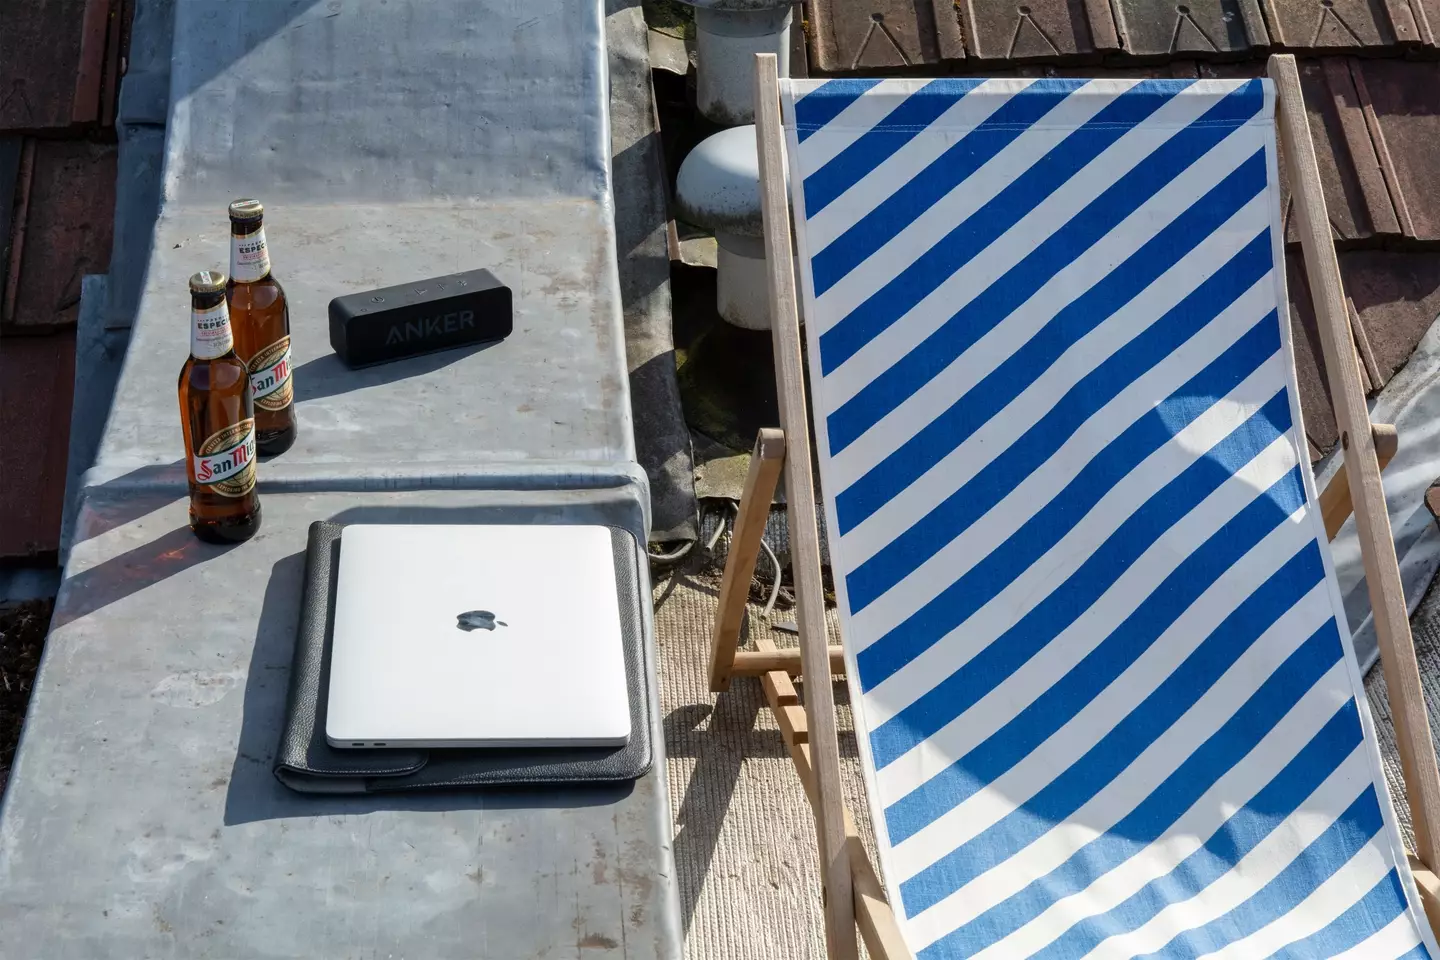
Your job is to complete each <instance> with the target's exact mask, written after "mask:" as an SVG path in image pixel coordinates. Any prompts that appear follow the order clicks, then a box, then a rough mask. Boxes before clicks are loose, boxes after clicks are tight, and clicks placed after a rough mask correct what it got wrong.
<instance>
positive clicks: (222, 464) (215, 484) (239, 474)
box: [190, 420, 255, 497]
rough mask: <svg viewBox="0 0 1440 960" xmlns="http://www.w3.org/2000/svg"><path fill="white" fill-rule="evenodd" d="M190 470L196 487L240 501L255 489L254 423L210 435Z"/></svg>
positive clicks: (238, 425) (242, 424) (227, 428)
mask: <svg viewBox="0 0 1440 960" xmlns="http://www.w3.org/2000/svg"><path fill="white" fill-rule="evenodd" d="M190 467H191V469H192V470H193V471H194V475H195V482H196V483H198V484H200V485H202V486H206V487H209V488H210V489H211V490H214V491H215V492H216V493H218V494H220V495H221V496H222V497H243V496H245V494H247V493H249V492H250V491H251V490H253V489H255V421H254V420H241V421H240V422H239V423H237V424H234V425H232V426H228V427H225V428H223V429H220V430H217V431H215V432H214V433H212V434H211V435H210V437H209V439H207V440H206V441H205V442H204V443H202V444H201V445H200V449H199V450H197V451H195V456H194V457H193V458H192V461H191V464H190Z"/></svg>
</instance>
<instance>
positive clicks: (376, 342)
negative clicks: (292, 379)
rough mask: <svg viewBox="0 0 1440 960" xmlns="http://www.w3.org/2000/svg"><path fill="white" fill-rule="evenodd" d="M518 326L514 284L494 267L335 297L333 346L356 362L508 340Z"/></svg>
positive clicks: (358, 364)
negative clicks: (507, 283)
mask: <svg viewBox="0 0 1440 960" xmlns="http://www.w3.org/2000/svg"><path fill="white" fill-rule="evenodd" d="M513 328H514V316H513V313H512V306H511V302H510V288H509V287H507V286H505V285H504V284H503V283H501V282H500V281H499V280H496V279H495V276H494V275H493V274H492V273H491V272H490V271H489V270H471V271H469V272H468V273H452V274H450V275H449V276H447V277H432V278H431V279H429V280H417V281H415V282H414V283H406V284H401V285H400V286H398V287H385V288H383V289H380V290H367V291H365V292H364V293H352V294H348V295H347V296H343V297H336V298H335V299H334V300H331V301H330V346H331V347H333V348H334V349H335V353H336V354H337V355H339V357H340V359H341V360H343V361H345V364H346V365H347V366H351V367H368V366H370V365H371V364H375V363H385V362H386V361H388V360H399V359H401V358H402V357H413V356H415V355H416V354H420V353H432V352H434V351H436V350H449V349H451V348H453V347H463V346H467V345H469V344H472V343H486V342H488V341H493V340H503V339H504V338H506V337H508V336H509V335H510V331H511V330H512V329H513Z"/></svg>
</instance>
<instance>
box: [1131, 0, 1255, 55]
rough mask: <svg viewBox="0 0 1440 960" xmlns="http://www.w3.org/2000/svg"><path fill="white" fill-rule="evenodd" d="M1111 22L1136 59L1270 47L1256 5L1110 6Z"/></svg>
mask: <svg viewBox="0 0 1440 960" xmlns="http://www.w3.org/2000/svg"><path fill="white" fill-rule="evenodd" d="M1115 19H1116V26H1117V27H1118V28H1119V31H1120V37H1121V44H1122V46H1123V48H1124V50H1125V52H1126V53H1129V54H1130V55H1132V56H1137V57H1167V58H1168V57H1172V56H1184V55H1187V54H1190V55H1199V56H1217V55H1218V56H1226V55H1248V54H1251V53H1252V52H1253V51H1257V50H1261V49H1263V48H1264V47H1265V46H1266V45H1268V44H1269V42H1270V37H1269V34H1268V33H1267V32H1266V29H1265V19H1264V17H1263V16H1262V15H1261V13H1260V5H1259V3H1258V0H1186V2H1183V3H1176V2H1174V0H1115Z"/></svg>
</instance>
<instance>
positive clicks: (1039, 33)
mask: <svg viewBox="0 0 1440 960" xmlns="http://www.w3.org/2000/svg"><path fill="white" fill-rule="evenodd" d="M834 2H835V5H836V6H844V5H845V3H844V0H834ZM959 6H960V9H961V12H962V14H963V25H964V34H965V50H966V52H967V53H968V54H969V55H970V56H971V57H975V58H977V59H980V60H1017V61H1027V60H1030V61H1034V60H1059V59H1067V58H1068V59H1073V58H1075V57H1077V56H1079V57H1088V56H1093V55H1096V54H1101V53H1105V52H1108V51H1114V50H1119V49H1120V40H1119V36H1118V34H1117V33H1116V30H1115V18H1114V15H1113V14H1112V13H1111V10H1110V4H1109V3H1108V2H1105V0H1025V2H1023V3H1018V4H1017V3H1013V2H1011V0H962V2H961V3H960V4H959Z"/></svg>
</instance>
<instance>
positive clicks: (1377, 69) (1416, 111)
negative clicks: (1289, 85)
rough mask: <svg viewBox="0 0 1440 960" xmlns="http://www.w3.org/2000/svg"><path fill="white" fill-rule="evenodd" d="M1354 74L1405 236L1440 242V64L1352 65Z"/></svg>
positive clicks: (1371, 62) (1367, 62)
mask: <svg viewBox="0 0 1440 960" xmlns="http://www.w3.org/2000/svg"><path fill="white" fill-rule="evenodd" d="M1350 72H1351V75H1352V78H1353V81H1354V83H1355V86H1356V91H1357V93H1356V95H1357V97H1358V98H1359V100H1360V104H1361V106H1362V108H1363V110H1362V113H1363V115H1364V116H1365V119H1366V121H1367V132H1368V133H1369V135H1370V139H1371V141H1372V143H1373V147H1374V149H1375V152H1376V158H1377V161H1376V162H1377V164H1378V165H1379V167H1380V170H1381V172H1382V175H1383V177H1384V180H1385V183H1386V187H1387V190H1388V191H1389V196H1390V198H1391V202H1392V206H1393V208H1394V210H1395V214H1396V216H1397V218H1398V221H1399V228H1400V230H1401V232H1403V234H1404V235H1405V236H1407V237H1409V238H1411V239H1414V240H1440V63H1437V62H1434V61H1430V62H1425V61H1404V60H1352V61H1350Z"/></svg>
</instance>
